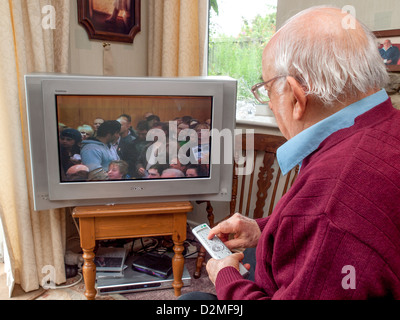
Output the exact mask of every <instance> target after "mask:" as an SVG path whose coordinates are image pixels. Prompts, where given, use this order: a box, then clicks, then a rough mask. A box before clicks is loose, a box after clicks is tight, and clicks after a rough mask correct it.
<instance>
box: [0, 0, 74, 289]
mask: <svg viewBox="0 0 400 320" xmlns="http://www.w3.org/2000/svg"><path fill="white" fill-rule="evenodd" d="M0 13H1V19H0V30H1V38H2V39H1V40H2V43H1V45H0V136H1V137H2V142H1V143H0V155H1V156H0V181H1V183H0V218H1V221H2V224H3V228H4V235H5V243H6V249H7V250H6V251H7V252H6V253H5V260H6V266H5V269H6V272H7V282H8V286H9V291H10V293H11V292H12V290H13V286H14V284H15V283H18V284H20V285H21V287H22V289H23V290H24V291H26V292H28V291H32V290H35V289H38V288H39V285H40V283H41V279H42V278H43V277H44V276H45V275H46V274H44V273H42V268H43V267H44V266H47V265H49V266H54V269H55V271H56V274H55V279H54V281H55V283H56V284H59V283H63V282H65V271H64V251H65V212H64V210H51V211H44V212H35V211H33V207H32V204H31V195H32V192H31V184H30V161H29V158H30V157H29V146H28V131H27V125H26V106H25V88H24V75H25V74H27V73H31V72H67V71H68V59H69V58H68V50H69V16H70V1H58V0H2V1H0Z"/></svg>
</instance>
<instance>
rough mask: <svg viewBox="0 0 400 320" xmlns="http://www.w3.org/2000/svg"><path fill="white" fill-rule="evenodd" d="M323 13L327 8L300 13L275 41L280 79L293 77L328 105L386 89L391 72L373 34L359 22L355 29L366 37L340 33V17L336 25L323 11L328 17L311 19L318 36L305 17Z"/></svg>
mask: <svg viewBox="0 0 400 320" xmlns="http://www.w3.org/2000/svg"><path fill="white" fill-rule="evenodd" d="M321 8H328V7H313V8H310V9H307V10H304V11H302V12H300V13H299V14H297V15H295V16H294V17H292V18H291V19H289V20H288V21H287V22H286V24H285V25H284V26H283V27H282V28H281V29H280V30H279V31H278V32H277V34H276V35H275V36H274V37H276V39H275V45H273V47H272V56H273V57H274V59H275V64H274V68H275V71H276V72H277V75H287V76H292V77H294V78H295V79H297V80H298V81H299V82H300V83H301V84H302V85H303V86H304V88H305V90H306V93H307V94H309V95H313V96H315V97H316V98H318V99H320V101H322V102H323V103H324V104H325V105H327V106H329V105H332V104H334V103H335V102H337V101H340V100H341V99H340V98H341V97H345V98H348V97H350V96H352V97H357V96H358V95H360V94H361V93H367V92H368V91H369V90H371V89H375V88H383V87H384V86H385V85H386V84H387V82H388V73H387V71H386V67H385V65H384V63H383V60H382V58H381V56H380V54H379V51H378V48H377V39H376V37H375V36H374V34H373V33H372V32H371V31H370V30H369V29H368V28H367V27H366V26H364V25H363V24H362V23H360V22H358V23H357V24H356V28H360V27H361V28H362V31H363V32H357V33H356V32H354V30H351V29H346V28H344V27H342V26H341V27H339V28H338V27H337V26H338V18H337V16H338V15H336V20H332V21H333V22H332V21H330V20H329V19H326V16H327V15H329V12H326V11H321V12H324V13H325V14H324V15H321V16H318V15H313V17H312V18H313V19H314V21H315V22H317V23H318V28H319V29H318V31H319V32H320V33H319V34H316V32H315V30H314V29H315V23H314V24H313V23H310V24H307V23H306V22H307V17H305V15H306V14H307V13H310V12H313V11H315V13H317V11H318V10H320V9H321ZM330 8H331V7H330ZM331 9H337V8H331ZM301 17H303V19H301ZM299 18H300V19H299ZM358 31H359V30H358ZM278 35H279V36H278ZM317 36H318V38H317Z"/></svg>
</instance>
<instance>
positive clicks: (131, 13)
mask: <svg viewBox="0 0 400 320" xmlns="http://www.w3.org/2000/svg"><path fill="white" fill-rule="evenodd" d="M77 1H78V22H79V24H80V25H82V26H83V27H84V28H85V30H86V32H87V33H88V36H89V39H95V40H104V41H111V42H122V43H133V41H134V39H135V36H136V35H137V34H138V33H139V32H140V30H141V21H140V20H141V19H140V9H141V0H106V1H104V0H77Z"/></svg>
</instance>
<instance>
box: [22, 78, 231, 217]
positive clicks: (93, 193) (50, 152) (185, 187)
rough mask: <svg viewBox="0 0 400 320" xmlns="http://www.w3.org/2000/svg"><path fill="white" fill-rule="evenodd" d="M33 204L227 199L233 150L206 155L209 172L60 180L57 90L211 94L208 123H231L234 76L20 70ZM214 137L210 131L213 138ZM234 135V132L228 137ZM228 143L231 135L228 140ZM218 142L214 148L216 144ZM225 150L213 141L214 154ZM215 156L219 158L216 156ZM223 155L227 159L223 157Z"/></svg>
mask: <svg viewBox="0 0 400 320" xmlns="http://www.w3.org/2000/svg"><path fill="white" fill-rule="evenodd" d="M25 84H26V99H27V115H28V130H29V144H30V155H31V168H32V186H33V193H34V194H33V200H34V208H35V210H37V211H40V210H47V209H51V208H59V207H71V206H77V205H110V204H118V203H143V202H164V201H194V200H214V201H229V200H230V196H231V193H230V190H231V184H232V170H233V151H232V154H230V155H229V157H231V158H232V161H229V159H224V161H223V163H221V164H220V163H219V161H214V160H215V159H213V158H211V161H210V177H209V178H185V179H182V180H175V179H165V180H157V181H151V180H122V181H97V182H93V181H88V182H68V183H65V182H62V181H61V178H60V168H59V159H58V123H57V110H56V96H57V95H95V96H101V95H108V96H109V95H115V96H117V95H124V96H135V95H149V96H211V97H213V106H212V119H213V126H212V128H213V129H217V130H218V131H222V130H223V129H229V130H231V132H232V136H233V130H234V127H235V115H236V80H234V79H231V78H226V77H195V78H130V77H103V76H80V75H77V76H74V75H64V74H30V75H26V76H25ZM218 139H219V138H218V137H213V136H212V142H216V141H217V140H218ZM232 139H233V137H232ZM230 143H232V146H233V140H232V141H231V142H230ZM215 148H217V149H218V150H217V149H215ZM227 152H229V150H225V149H224V144H222V143H212V152H211V157H213V155H217V156H219V155H224V156H225V158H226V153H227ZM217 160H219V159H217ZM226 160H228V161H226Z"/></svg>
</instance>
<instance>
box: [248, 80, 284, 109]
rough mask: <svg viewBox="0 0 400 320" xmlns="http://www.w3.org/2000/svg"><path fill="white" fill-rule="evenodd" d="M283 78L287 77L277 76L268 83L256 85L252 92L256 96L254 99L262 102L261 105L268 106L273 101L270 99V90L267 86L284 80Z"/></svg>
mask: <svg viewBox="0 0 400 320" xmlns="http://www.w3.org/2000/svg"><path fill="white" fill-rule="evenodd" d="M283 77H286V76H276V77H274V78H272V79H270V80H268V81H265V82H261V83H258V84H255V85H254V86H253V87H252V88H251V92H252V93H253V94H254V97H255V98H256V99H257V101H258V102H260V103H261V104H268V102H269V101H270V100H271V99H270V98H269V96H268V90H267V89H266V86H267V84H269V83H271V82H273V81H275V80H277V79H279V78H283Z"/></svg>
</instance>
